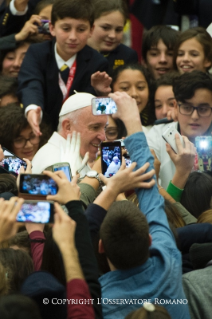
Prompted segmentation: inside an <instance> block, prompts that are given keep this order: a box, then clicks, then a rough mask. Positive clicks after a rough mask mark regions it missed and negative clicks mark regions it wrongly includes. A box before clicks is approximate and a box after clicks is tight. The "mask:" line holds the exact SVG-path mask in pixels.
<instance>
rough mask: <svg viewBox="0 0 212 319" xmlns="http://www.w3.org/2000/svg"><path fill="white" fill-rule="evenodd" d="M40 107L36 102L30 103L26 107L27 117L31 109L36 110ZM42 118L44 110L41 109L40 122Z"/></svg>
mask: <svg viewBox="0 0 212 319" xmlns="http://www.w3.org/2000/svg"><path fill="white" fill-rule="evenodd" d="M37 108H38V106H37V105H35V104H30V105H28V106H27V107H26V109H25V113H24V114H25V117H26V118H27V113H28V112H29V111H30V110H36V109H37ZM42 118H43V111H42V110H41V114H40V122H41V121H42Z"/></svg>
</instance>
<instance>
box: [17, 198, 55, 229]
mask: <svg viewBox="0 0 212 319" xmlns="http://www.w3.org/2000/svg"><path fill="white" fill-rule="evenodd" d="M53 216H54V205H53V203H50V202H47V201H25V202H24V203H23V205H22V207H21V209H20V211H19V212H18V215H17V217H16V221H17V222H22V223H42V224H47V223H53V221H54V217H53Z"/></svg>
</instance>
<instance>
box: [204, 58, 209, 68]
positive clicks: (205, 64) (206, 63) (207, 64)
mask: <svg viewBox="0 0 212 319" xmlns="http://www.w3.org/2000/svg"><path fill="white" fill-rule="evenodd" d="M203 66H204V68H205V69H208V68H209V67H211V61H209V60H208V59H205V61H204V64H203Z"/></svg>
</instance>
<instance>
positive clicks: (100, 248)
mask: <svg viewBox="0 0 212 319" xmlns="http://www.w3.org/2000/svg"><path fill="white" fill-rule="evenodd" d="M98 252H99V254H104V252H105V250H104V246H103V243H102V240H101V239H100V240H99V249H98Z"/></svg>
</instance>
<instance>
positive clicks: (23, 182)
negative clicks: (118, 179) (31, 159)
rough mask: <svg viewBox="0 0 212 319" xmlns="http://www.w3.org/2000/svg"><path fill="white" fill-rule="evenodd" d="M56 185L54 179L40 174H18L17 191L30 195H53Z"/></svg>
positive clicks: (56, 188)
mask: <svg viewBox="0 0 212 319" xmlns="http://www.w3.org/2000/svg"><path fill="white" fill-rule="evenodd" d="M57 191H58V187H57V184H56V183H55V181H54V180H53V179H52V178H50V177H49V176H47V175H42V174H20V184H19V192H20V193H23V194H30V195H36V196H37V195H40V196H47V195H55V194H57Z"/></svg>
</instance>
